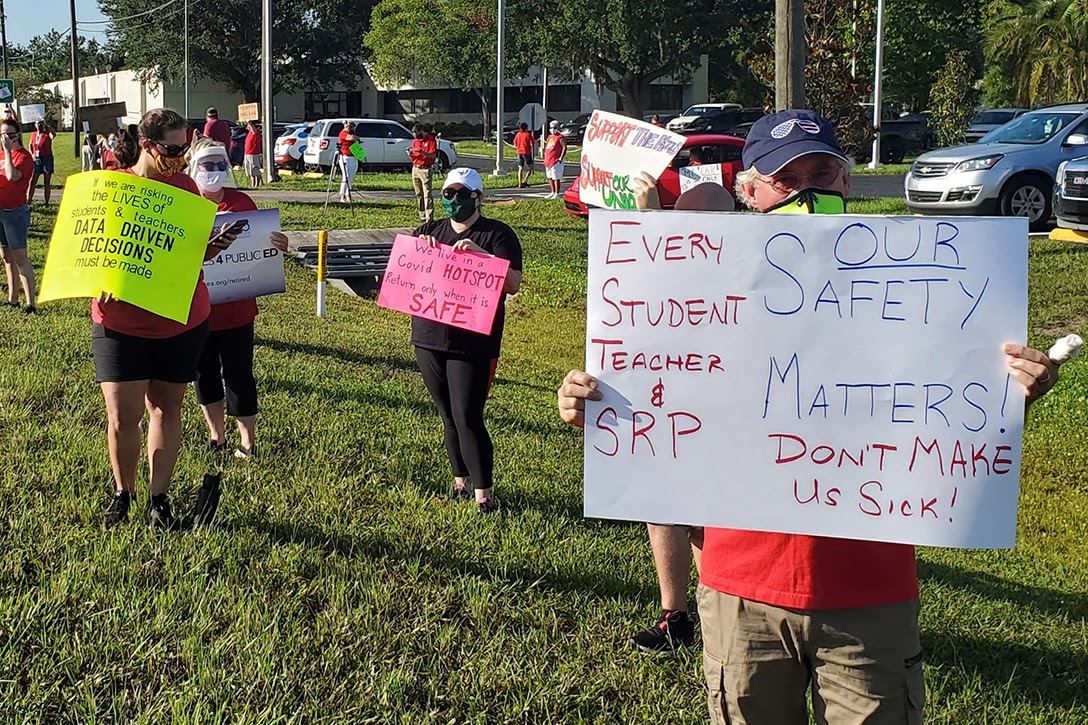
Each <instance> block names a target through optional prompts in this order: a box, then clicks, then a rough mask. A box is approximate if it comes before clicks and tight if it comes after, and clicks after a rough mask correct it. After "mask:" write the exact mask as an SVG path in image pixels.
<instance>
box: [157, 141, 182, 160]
mask: <svg viewBox="0 0 1088 725" xmlns="http://www.w3.org/2000/svg"><path fill="white" fill-rule="evenodd" d="M151 143H153V144H155V146H157V147H158V148H159V151H160V152H162V155H163V156H169V157H170V158H177V157H178V156H184V155H185V152H186V151H188V150H189V144H188V143H184V144H182V145H181V146H175V145H174V144H172V143H161V142H159V141H152V142H151Z"/></svg>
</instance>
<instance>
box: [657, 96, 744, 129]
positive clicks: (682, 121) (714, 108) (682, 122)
mask: <svg viewBox="0 0 1088 725" xmlns="http://www.w3.org/2000/svg"><path fill="white" fill-rule="evenodd" d="M741 107H742V106H741V105H740V104H739V103H697V104H695V105H694V106H691V107H689V108H688V110H686V111H684V112H683V113H682V114H680V115H679V116H678V117H676V118H674V119H672V120H671V121H669V122H668V123H667V124H665V127H666V128H667V129H669V130H670V131H676V132H677V133H681V132H683V131H684V130H685V129H686V128H687V127H688V125H689V124H691V123H692V122H693V121H695V119H697V118H699V117H701V116H708V115H710V114H713V113H718V112H719V111H724V110H725V109H727V108H737V109H739V108H741Z"/></svg>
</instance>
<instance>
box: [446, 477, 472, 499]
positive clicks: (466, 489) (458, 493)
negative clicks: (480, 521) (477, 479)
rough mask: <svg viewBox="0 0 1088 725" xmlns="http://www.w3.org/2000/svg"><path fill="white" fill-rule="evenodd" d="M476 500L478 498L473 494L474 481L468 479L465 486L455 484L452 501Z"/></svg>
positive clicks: (451, 496) (451, 494) (451, 493)
mask: <svg viewBox="0 0 1088 725" xmlns="http://www.w3.org/2000/svg"><path fill="white" fill-rule="evenodd" d="M475 498H476V496H475V495H474V494H473V493H472V481H471V480H470V479H468V478H466V479H465V483H464V485H461V484H459V483H455V484H453V490H452V491H451V492H450V501H472V500H473V499H475Z"/></svg>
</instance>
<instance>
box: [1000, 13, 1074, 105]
mask: <svg viewBox="0 0 1088 725" xmlns="http://www.w3.org/2000/svg"><path fill="white" fill-rule="evenodd" d="M989 16H990V17H989V18H988V19H987V22H986V51H987V52H986V54H987V56H988V58H989V59H990V61H991V62H994V63H996V64H998V65H999V66H1000V67H1001V69H1002V71H1003V74H1004V75H1005V77H1006V78H1007V79H1008V80H1010V81H1011V82H1012V84H1013V86H1014V87H1015V89H1016V95H1017V100H1018V102H1019V103H1020V104H1021V105H1024V106H1036V105H1041V104H1046V103H1057V102H1062V101H1085V100H1088V0H995V1H994V2H992V3H991V4H990V6H989Z"/></svg>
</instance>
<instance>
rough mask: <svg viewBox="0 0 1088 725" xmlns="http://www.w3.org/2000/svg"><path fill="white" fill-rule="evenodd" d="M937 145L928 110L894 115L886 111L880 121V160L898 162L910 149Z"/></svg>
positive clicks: (927, 149)
mask: <svg viewBox="0 0 1088 725" xmlns="http://www.w3.org/2000/svg"><path fill="white" fill-rule="evenodd" d="M936 145H937V133H936V131H935V130H934V128H933V126H932V125H931V124H930V116H929V112H928V111H924V112H922V113H906V114H903V115H901V116H896V115H895V113H894V112H888V113H887V115H886V116H885V117H884V118H883V119H881V121H880V161H881V163H885V164H900V163H903V159H904V158H906V155H907V153H908V152H911V151H929V150H930V149H931V148H933V147H934V146H936Z"/></svg>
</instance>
